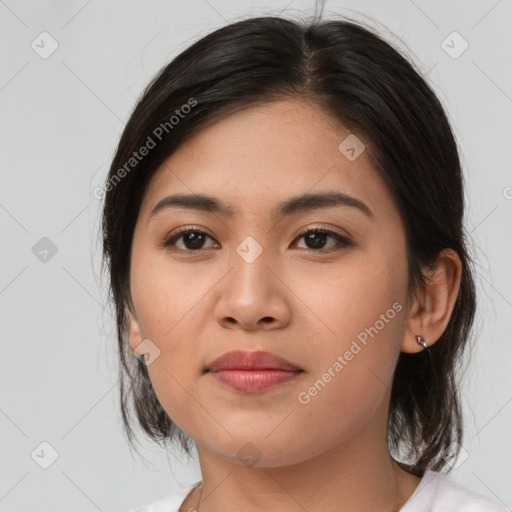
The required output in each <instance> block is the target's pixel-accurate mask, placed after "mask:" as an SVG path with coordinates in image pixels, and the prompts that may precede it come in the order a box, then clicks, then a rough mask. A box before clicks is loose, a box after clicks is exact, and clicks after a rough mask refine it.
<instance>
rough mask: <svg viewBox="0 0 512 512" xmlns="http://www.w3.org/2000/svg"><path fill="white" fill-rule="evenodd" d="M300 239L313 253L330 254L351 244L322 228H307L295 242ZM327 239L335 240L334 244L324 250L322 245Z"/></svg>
mask: <svg viewBox="0 0 512 512" xmlns="http://www.w3.org/2000/svg"><path fill="white" fill-rule="evenodd" d="M301 238H304V240H305V242H306V244H309V247H306V249H311V250H315V252H330V251H332V250H337V249H341V248H343V247H347V246H349V245H352V243H351V242H350V241H349V240H348V239H347V238H345V237H343V236H341V235H339V234H338V233H336V232H334V231H331V230H330V229H326V228H324V227H322V226H314V227H312V228H308V229H307V230H305V231H303V232H302V233H300V234H299V236H298V237H297V238H296V239H295V240H300V239H301ZM329 238H332V239H334V240H336V243H335V244H334V245H331V246H330V247H327V248H325V247H324V245H325V243H326V240H327V239H329ZM301 249H302V247H301Z"/></svg>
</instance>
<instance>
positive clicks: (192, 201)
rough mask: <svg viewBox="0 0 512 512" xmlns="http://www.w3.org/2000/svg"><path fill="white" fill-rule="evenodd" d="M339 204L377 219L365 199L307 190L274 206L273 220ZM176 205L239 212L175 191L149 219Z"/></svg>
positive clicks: (212, 200)
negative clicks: (308, 191) (364, 201)
mask: <svg viewBox="0 0 512 512" xmlns="http://www.w3.org/2000/svg"><path fill="white" fill-rule="evenodd" d="M339 206H345V207H351V208H355V209H358V210H359V211H361V212H363V213H364V214H365V215H366V216H367V217H369V218H370V219H372V220H374V219H375V215H374V213H373V212H372V211H371V210H370V208H369V207H368V206H367V205H366V204H365V203H363V201H361V200H360V199H356V198H355V197H352V196H349V195H347V194H344V193H342V192H337V191H335V192H317V193H306V194H302V195H299V196H295V197H292V198H290V199H287V200H286V201H282V202H280V203H278V204H277V206H276V207H275V208H273V209H272V211H271V218H272V220H273V221H278V220H280V219H282V218H283V217H285V216H290V215H293V214H296V213H302V212H306V211H314V210H320V209H324V208H334V207H339ZM172 208H185V209H190V210H199V211H204V212H208V213H215V214H219V215H222V216H224V217H233V216H234V215H236V210H235V209H233V208H232V207H231V206H229V205H228V204H225V203H223V202H222V201H219V200H218V199H216V198H215V197H212V196H208V195H205V194H173V195H170V196H167V197H164V198H163V199H161V200H160V201H159V202H158V203H157V204H156V206H155V207H154V208H153V209H152V210H151V213H150V214H149V218H148V222H149V220H150V219H151V218H152V217H153V216H154V215H156V214H157V213H158V212H162V211H164V210H167V209H172Z"/></svg>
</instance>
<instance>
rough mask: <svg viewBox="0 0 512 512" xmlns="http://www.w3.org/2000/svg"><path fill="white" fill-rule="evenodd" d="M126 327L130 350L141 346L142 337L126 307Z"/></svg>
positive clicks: (132, 315)
mask: <svg viewBox="0 0 512 512" xmlns="http://www.w3.org/2000/svg"><path fill="white" fill-rule="evenodd" d="M126 325H127V327H128V334H129V339H130V348H131V349H132V350H133V351H135V349H136V348H137V347H138V346H139V345H140V344H141V342H142V336H141V334H140V327H139V322H138V321H137V319H136V317H135V314H134V313H133V312H132V310H131V308H128V307H126Z"/></svg>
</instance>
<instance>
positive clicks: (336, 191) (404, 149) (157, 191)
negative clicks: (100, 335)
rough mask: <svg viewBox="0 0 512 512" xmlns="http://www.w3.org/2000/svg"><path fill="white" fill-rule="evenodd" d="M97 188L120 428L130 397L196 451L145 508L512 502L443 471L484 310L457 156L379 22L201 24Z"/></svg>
mask: <svg viewBox="0 0 512 512" xmlns="http://www.w3.org/2000/svg"><path fill="white" fill-rule="evenodd" d="M105 192H106V195H105V206H104V213H103V239H104V261H105V263H106V265H107V267H108V272H109V276H110V286H111V293H112V298H113V301H114V305H115V308H116V313H117V329H118V343H119V350H120V361H121V363H122V366H121V374H122V387H121V407H122V413H123V419H124V423H125V427H126V432H127V434H128V438H129V439H130V441H131V440H132V437H133V436H132V434H133V432H132V427H131V422H130V414H131V410H132V408H133V410H134V412H135V414H136V417H137V421H138V423H139V425H140V426H141V427H142V428H143V429H144V431H145V432H146V433H147V434H148V435H149V436H150V438H151V439H153V440H155V441H159V442H163V443H164V444H167V443H169V442H170V441H178V442H179V443H180V444H181V446H182V447H183V448H184V449H185V451H187V452H190V448H191V443H192V442H194V443H195V446H196V448H197V452H198V456H199V462H200V466H201V473H202V480H201V482H198V483H197V484H194V485H192V486H189V487H187V488H186V489H183V490H182V491H181V492H179V493H178V494H176V495H174V496H172V497H169V498H168V499H166V500H164V501H161V502H158V503H154V504H152V505H150V506H148V507H146V508H144V509H141V510H147V511H150V512H156V511H160V510H166V511H169V512H170V511H176V510H180V511H190V510H200V511H201V512H208V511H214V510H215V511H217V510H225V511H230V510H244V511H252V510H264V511H274V510H279V511H292V510H293V511H296V510H307V511H310V512H312V511H320V510H322V511H324V510H336V511H340V510H347V511H351V512H358V511H366V510H379V511H397V510H401V511H404V512H413V511H414V512H416V511H427V510H443V511H444V510H466V509H467V510H469V509H470V508H469V507H472V508H471V510H474V511H484V510H486V511H491V510H492V511H500V510H505V508H503V507H502V506H501V505H499V504H497V503H494V502H491V501H490V500H488V499H487V498H485V497H483V496H479V495H477V494H474V493H472V492H470V491H468V490H466V489H464V488H463V487H461V486H458V485H456V484H454V483H452V482H451V481H450V480H448V479H447V478H446V477H445V476H444V475H442V474H441V473H440V471H441V470H443V469H448V470H449V469H450V468H451V467H453V466H454V465H455V464H456V463H457V460H460V459H457V456H460V452H461V450H462V448H461V443H462V416H461V408H460V399H459V391H458V384H457V382H456V379H455V368H456V365H457V363H458V361H459V360H460V358H461V356H462V355H463V351H464V348H465V346H466V343H467V341H468V338H469V335H470V330H471V325H472V321H473V317H474V312H475V289H474V281H473V275H472V270H471V261H470V258H469V256H468V253H467V247H466V242H465V232H464V228H463V215H464V197H463V177H462V173H461V166H460V161H459V155H458V151H457V146H456V142H455V140H454V136H453V133H452V130H451V128H450V125H449V123H448V121H447V118H446V115H445V112H444V110H443V108H442V106H441V104H440V102H439V101H438V99H437V98H436V96H435V94H434V93H433V92H432V90H431V89H430V87H429V86H428V85H427V84H426V83H425V81H424V80H423V78H422V77H421V75H420V74H419V73H418V71H416V70H415V68H414V66H413V65H412V64H411V63H410V62H409V61H408V60H407V59H406V58H404V57H403V56H402V55H401V54H400V53H398V51H396V50H395V49H393V48H392V47H391V46H390V45H389V44H388V43H386V42H385V41H383V40H382V39H381V38H380V37H379V36H378V35H377V34H374V33H373V32H372V31H371V30H369V29H366V28H364V27H363V26H361V25H358V24H356V23H353V22H349V21H339V20H331V21H324V22H320V21H318V20H313V21H311V22H298V21H292V20H288V19H284V18H279V17H261V18H253V19H247V20H244V21H239V22H237V23H233V24H231V25H228V26H226V27H223V28H221V29H219V30H216V31H215V32H213V33H211V34H209V35H207V36H206V37H203V38H202V39H201V40H199V41H198V42H196V43H195V44H193V45H192V46H191V47H189V48H188V49H186V50H185V51H184V52H182V53H181V54H180V55H178V56H177V57H176V58H175V59H174V60H173V61H172V62H171V63H170V64H168V65H167V66H166V67H164V68H163V69H162V70H161V72H160V73H159V74H158V76H157V77H156V78H155V79H154V80H153V81H152V83H151V84H150V85H149V86H148V88H147V89H146V90H145V91H144V94H143V95H142V97H141V98H140V100H139V102H138V104H137V106H136V108H135V110H134V112H133V113H132V115H131V117H130V119H129V121H128V123H127V125H126V127H125V130H124V133H123V134H122V137H121V140H120V143H119V146H118V148H117V151H116V154H115V157H114V159H113V162H112V166H111V169H110V172H109V176H108V178H107V181H106V185H105Z"/></svg>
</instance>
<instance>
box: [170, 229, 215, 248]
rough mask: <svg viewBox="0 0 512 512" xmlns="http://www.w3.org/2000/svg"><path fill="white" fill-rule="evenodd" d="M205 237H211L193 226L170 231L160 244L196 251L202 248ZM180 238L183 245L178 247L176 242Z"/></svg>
mask: <svg viewBox="0 0 512 512" xmlns="http://www.w3.org/2000/svg"><path fill="white" fill-rule="evenodd" d="M207 238H210V239H211V240H213V238H212V237H211V236H210V235H208V234H206V233H205V232H204V231H201V230H199V229H195V228H184V229H180V230H178V231H177V232H174V233H172V234H171V235H170V236H169V237H167V238H166V239H165V240H164V241H163V242H162V244H161V245H162V246H163V247H166V248H176V249H177V250H181V251H189V252H197V251H198V250H199V249H204V243H205V240H206V239H207ZM181 240H182V245H183V247H178V246H177V244H176V242H179V241H181Z"/></svg>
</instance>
